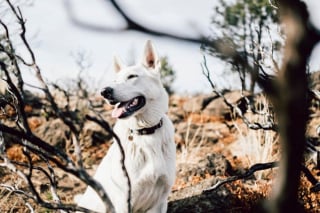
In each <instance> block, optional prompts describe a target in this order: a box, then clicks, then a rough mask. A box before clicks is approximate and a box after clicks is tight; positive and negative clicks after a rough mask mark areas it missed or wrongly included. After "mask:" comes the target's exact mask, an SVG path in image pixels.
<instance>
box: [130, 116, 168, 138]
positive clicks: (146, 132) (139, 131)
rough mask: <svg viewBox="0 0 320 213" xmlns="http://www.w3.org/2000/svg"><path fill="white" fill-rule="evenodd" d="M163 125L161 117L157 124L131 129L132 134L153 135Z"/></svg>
mask: <svg viewBox="0 0 320 213" xmlns="http://www.w3.org/2000/svg"><path fill="white" fill-rule="evenodd" d="M161 127H162V118H161V119H160V121H159V123H158V124H157V125H155V126H152V127H148V128H143V129H136V130H133V129H130V133H131V134H137V135H151V134H153V133H155V131H156V130H157V129H159V128H161Z"/></svg>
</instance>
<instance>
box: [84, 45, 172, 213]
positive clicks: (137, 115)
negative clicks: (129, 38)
mask: <svg viewBox="0 0 320 213" xmlns="http://www.w3.org/2000/svg"><path fill="white" fill-rule="evenodd" d="M114 69H115V71H116V79H115V81H114V82H113V83H112V84H111V85H108V87H106V88H105V89H104V90H103V91H102V92H101V94H102V95H103V96H104V97H105V98H106V99H107V100H108V101H109V103H110V104H112V105H114V106H115V107H114V110H113V112H112V117H114V118H117V122H116V124H115V127H114V131H115V133H116V134H117V135H118V137H119V138H120V140H121V144H122V146H123V148H124V151H125V166H126V168H127V170H128V174H129V177H130V180H131V187H132V199H131V206H132V212H133V213H135V212H148V213H152V212H155V213H163V212H166V211H167V198H168V195H169V193H170V191H171V187H172V185H173V184H174V181H175V156H176V147H175V143H174V138H173V137H174V127H173V125H172V122H171V121H170V120H169V118H168V116H167V115H166V112H167V110H168V95H167V93H166V91H165V89H164V88H163V86H162V83H161V80H160V60H159V58H158V56H157V54H156V52H155V49H154V47H153V45H152V43H151V42H150V41H147V43H146V45H145V50H144V55H143V58H142V61H141V62H140V63H138V64H137V65H134V66H128V67H127V66H124V65H123V64H122V63H121V62H120V61H119V60H118V59H117V58H114ZM120 158H121V154H120V151H119V146H118V145H117V143H113V145H112V146H111V147H110V149H109V151H108V153H107V155H106V156H105V157H104V159H103V160H102V162H101V164H100V165H99V167H98V169H97V171H96V174H95V176H94V178H95V179H96V180H97V181H99V182H100V183H101V184H102V186H103V187H104V189H105V191H106V192H107V194H108V196H109V197H110V199H111V201H112V203H113V205H114V207H115V211H116V213H124V212H128V209H127V206H128V205H127V199H128V185H127V180H126V178H125V175H124V172H123V170H122V168H121V163H120ZM78 205H79V206H82V207H86V208H88V209H91V210H94V211H98V212H105V211H106V208H105V206H104V204H103V203H102V201H101V200H100V198H99V197H98V195H97V194H96V192H95V191H93V190H92V189H91V188H90V187H88V189H87V190H86V192H85V193H84V194H83V195H82V196H81V198H80V200H79V202H78Z"/></svg>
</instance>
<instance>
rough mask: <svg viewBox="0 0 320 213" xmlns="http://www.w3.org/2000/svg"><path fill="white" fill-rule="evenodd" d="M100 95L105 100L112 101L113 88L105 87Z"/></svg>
mask: <svg viewBox="0 0 320 213" xmlns="http://www.w3.org/2000/svg"><path fill="white" fill-rule="evenodd" d="M101 95H102V96H103V97H105V98H106V99H113V88H111V87H106V88H104V89H103V90H102V91H101Z"/></svg>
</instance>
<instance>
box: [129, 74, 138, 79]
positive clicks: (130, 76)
mask: <svg viewBox="0 0 320 213" xmlns="http://www.w3.org/2000/svg"><path fill="white" fill-rule="evenodd" d="M137 77H138V75H133V74H132V75H129V76H128V77H127V79H131V78H137Z"/></svg>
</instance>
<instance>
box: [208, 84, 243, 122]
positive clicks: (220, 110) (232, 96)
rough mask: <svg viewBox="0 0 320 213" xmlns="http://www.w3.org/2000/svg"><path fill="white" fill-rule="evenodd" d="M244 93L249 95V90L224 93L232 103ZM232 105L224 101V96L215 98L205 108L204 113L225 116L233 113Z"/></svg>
mask: <svg viewBox="0 0 320 213" xmlns="http://www.w3.org/2000/svg"><path fill="white" fill-rule="evenodd" d="M242 94H243V95H249V92H245V91H238V90H236V91H230V92H227V93H225V94H224V97H225V98H226V100H227V101H228V102H229V103H231V104H235V103H237V101H239V100H240V99H241V98H242ZM231 113H232V112H231V111H230V107H229V106H227V104H226V103H225V102H224V100H223V98H222V97H219V98H216V99H213V100H212V101H211V102H210V103H209V104H208V105H207V107H206V108H205V109H204V110H203V114H204V115H210V116H223V117H226V116H227V115H228V114H231Z"/></svg>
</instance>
